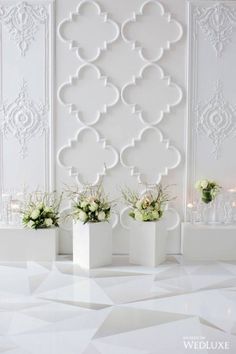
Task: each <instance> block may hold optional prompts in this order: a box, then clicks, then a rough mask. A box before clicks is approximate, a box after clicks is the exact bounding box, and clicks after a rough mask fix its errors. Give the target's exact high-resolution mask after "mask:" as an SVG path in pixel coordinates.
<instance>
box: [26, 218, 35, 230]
mask: <svg viewBox="0 0 236 354" xmlns="http://www.w3.org/2000/svg"><path fill="white" fill-rule="evenodd" d="M27 226H28V227H30V228H31V229H32V228H33V226H34V221H33V220H30V221H29V222H28V224H27Z"/></svg>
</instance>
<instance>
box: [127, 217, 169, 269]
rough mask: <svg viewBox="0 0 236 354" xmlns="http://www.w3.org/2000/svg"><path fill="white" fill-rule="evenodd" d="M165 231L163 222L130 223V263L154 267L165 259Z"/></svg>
mask: <svg viewBox="0 0 236 354" xmlns="http://www.w3.org/2000/svg"><path fill="white" fill-rule="evenodd" d="M166 239H167V229H166V224H165V221H164V220H160V221H157V222H154V221H148V222H141V221H140V222H139V221H135V222H133V223H132V226H131V229H130V240H129V241H130V254H129V260H130V263H133V264H139V265H143V266H147V267H156V266H157V265H159V264H161V263H162V262H164V261H165V259H166Z"/></svg>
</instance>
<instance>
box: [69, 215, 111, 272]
mask: <svg viewBox="0 0 236 354" xmlns="http://www.w3.org/2000/svg"><path fill="white" fill-rule="evenodd" d="M73 261H74V263H77V264H78V265H79V266H80V267H81V268H85V269H91V268H97V267H103V266H106V265H109V264H111V262H112V227H111V225H110V224H109V223H108V222H98V223H87V224H85V225H84V224H82V223H81V222H79V221H78V222H74V224H73Z"/></svg>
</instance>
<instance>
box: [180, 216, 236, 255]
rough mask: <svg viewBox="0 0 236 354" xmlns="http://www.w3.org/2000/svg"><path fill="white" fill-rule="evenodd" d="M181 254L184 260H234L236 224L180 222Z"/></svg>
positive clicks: (235, 252)
mask: <svg viewBox="0 0 236 354" xmlns="http://www.w3.org/2000/svg"><path fill="white" fill-rule="evenodd" d="M181 241H182V242H181V245H182V254H183V257H184V259H186V260H192V261H195V260H197V261H198V260H199V261H202V260H206V261H235V260H236V225H204V224H191V223H187V222H185V223H182V227H181Z"/></svg>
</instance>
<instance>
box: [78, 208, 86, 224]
mask: <svg viewBox="0 0 236 354" xmlns="http://www.w3.org/2000/svg"><path fill="white" fill-rule="evenodd" d="M87 219H88V215H87V214H86V213H85V212H84V211H82V210H81V211H80V212H79V220H80V221H82V222H85V221H86V220H87Z"/></svg>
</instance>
